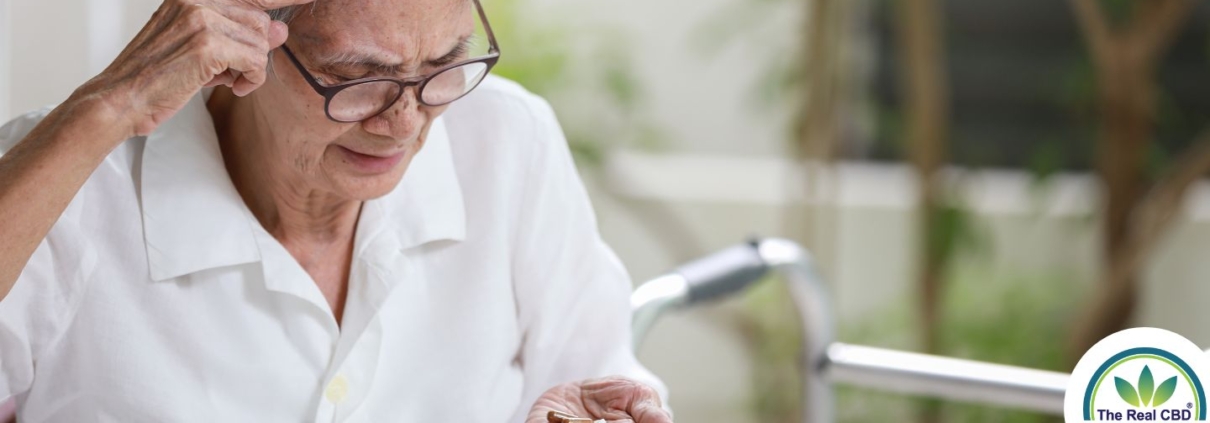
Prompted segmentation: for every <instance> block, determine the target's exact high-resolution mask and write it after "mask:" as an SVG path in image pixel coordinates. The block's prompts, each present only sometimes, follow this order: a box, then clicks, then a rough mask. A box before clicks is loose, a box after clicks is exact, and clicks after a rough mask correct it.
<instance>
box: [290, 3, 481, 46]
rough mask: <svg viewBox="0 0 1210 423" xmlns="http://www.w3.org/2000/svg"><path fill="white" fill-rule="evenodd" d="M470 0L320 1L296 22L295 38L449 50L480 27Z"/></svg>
mask: <svg viewBox="0 0 1210 423" xmlns="http://www.w3.org/2000/svg"><path fill="white" fill-rule="evenodd" d="M474 16H475V15H474V13H473V6H472V3H471V2H469V1H467V0H320V1H318V2H316V3H315V4H314V7H313V9H312V10H311V11H307V10H304V11H303V12H302V13H300V14H299V16H298V17H297V18H296V19H295V20H294V21H293V22H292V23H291V25H290V32H291V37H292V38H297V39H299V40H300V41H302V42H304V43H306V44H309V45H310V47H314V48H318V49H323V50H337V52H338V51H339V50H344V49H347V48H351V47H354V46H358V47H362V49H363V50H371V51H372V50H381V51H391V52H398V53H399V54H401V55H410V54H428V53H431V52H432V50H443V49H448V48H449V47H450V46H452V45H456V44H457V42H458V40H460V39H462V38H464V37H466V36H467V35H469V34H471V33H472V32H473V31H474V28H475V24H474V23H475V19H474Z"/></svg>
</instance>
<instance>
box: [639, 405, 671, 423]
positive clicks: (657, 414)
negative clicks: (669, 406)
mask: <svg viewBox="0 0 1210 423" xmlns="http://www.w3.org/2000/svg"><path fill="white" fill-rule="evenodd" d="M630 415H631V416H634V422H635V423H672V416H671V415H669V414H668V411H666V410H664V408H663V407H660V404H659V403H657V402H654V401H642V402H639V403H638V404H635V405H634V407H633V408H631V410H630Z"/></svg>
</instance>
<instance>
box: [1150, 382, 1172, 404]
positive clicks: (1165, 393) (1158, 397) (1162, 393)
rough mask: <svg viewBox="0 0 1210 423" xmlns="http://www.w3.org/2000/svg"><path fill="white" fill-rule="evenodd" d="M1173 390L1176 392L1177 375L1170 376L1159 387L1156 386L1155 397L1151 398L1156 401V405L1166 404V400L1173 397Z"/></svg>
mask: <svg viewBox="0 0 1210 423" xmlns="http://www.w3.org/2000/svg"><path fill="white" fill-rule="evenodd" d="M1173 392H1176V376H1173V377H1170V378H1168V380H1165V381H1164V383H1161V384H1160V387H1159V388H1156V390H1155V398H1152V399H1151V400H1152V402H1154V403H1155V405H1154V407H1159V406H1161V405H1164V402H1167V401H1168V399H1169V398H1172V393H1173Z"/></svg>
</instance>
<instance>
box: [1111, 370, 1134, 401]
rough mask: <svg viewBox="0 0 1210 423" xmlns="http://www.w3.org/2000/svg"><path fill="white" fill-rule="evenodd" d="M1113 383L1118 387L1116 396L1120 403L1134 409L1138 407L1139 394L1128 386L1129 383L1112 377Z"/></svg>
mask: <svg viewBox="0 0 1210 423" xmlns="http://www.w3.org/2000/svg"><path fill="white" fill-rule="evenodd" d="M1113 382H1114V383H1115V384H1117V385H1118V396H1120V397H1122V401H1126V403H1127V404H1130V405H1133V406H1135V407H1138V406H1139V393H1138V392H1135V390H1134V387H1133V386H1130V382H1127V381H1126V380H1125V379H1122V378H1120V377H1114V378H1113Z"/></svg>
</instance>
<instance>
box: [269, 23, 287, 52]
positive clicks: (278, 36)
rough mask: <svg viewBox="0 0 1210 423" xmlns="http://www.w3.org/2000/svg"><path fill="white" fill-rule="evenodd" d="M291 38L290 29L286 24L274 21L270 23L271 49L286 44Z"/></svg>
mask: <svg viewBox="0 0 1210 423" xmlns="http://www.w3.org/2000/svg"><path fill="white" fill-rule="evenodd" d="M289 36H290V28H289V27H287V26H286V24H285V23H282V22H278V21H273V22H270V23H269V48H270V49H275V48H278V47H281V46H282V44H285V43H286V38H288V37H289Z"/></svg>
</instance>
